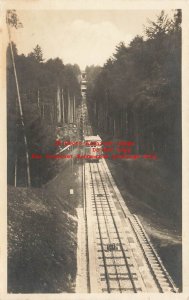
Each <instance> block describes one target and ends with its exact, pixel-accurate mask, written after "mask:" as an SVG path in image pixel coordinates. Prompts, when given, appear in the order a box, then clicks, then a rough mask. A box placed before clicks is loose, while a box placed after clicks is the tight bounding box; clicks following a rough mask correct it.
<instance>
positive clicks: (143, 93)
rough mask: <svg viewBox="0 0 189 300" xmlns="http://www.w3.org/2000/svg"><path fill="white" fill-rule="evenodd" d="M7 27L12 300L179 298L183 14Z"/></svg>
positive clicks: (160, 11) (156, 11) (37, 20)
mask: <svg viewBox="0 0 189 300" xmlns="http://www.w3.org/2000/svg"><path fill="white" fill-rule="evenodd" d="M5 19H6V20H5V23H6V27H5V31H6V35H7V41H6V45H5V46H6V49H5V51H6V64H5V65H6V104H5V105H6V148H7V150H6V151H7V154H6V165H7V175H3V176H6V182H7V184H6V188H7V205H6V207H7V262H6V266H7V295H9V294H31V295H33V294H54V295H55V294H62V295H66V294H75V295H76V296H77V294H88V295H89V294H95V293H98V294H99V295H100V294H103V295H104V296H107V295H106V294H112V293H113V294H120V293H126V294H136V293H137V294H138V293H139V294H141V296H142V295H143V294H144V293H148V294H149V295H150V294H151V293H155V294H156V295H157V294H162V293H163V294H164V293H165V294H166V293H169V297H171V294H175V293H178V294H181V293H182V292H183V243H182V236H183V232H182V231H183V230H182V228H183V217H182V206H183V201H182V174H183V173H182V172H183V170H182V150H183V148H182V142H183V141H182V122H183V120H182V108H183V103H182V67H183V65H182V50H183V49H182V38H183V32H182V30H183V9H182V7H179V6H178V7H175V6H173V7H172V8H171V7H170V8H169V7H164V6H163V4H162V7H161V6H159V7H158V8H150V9H149V8H146V9H145V8H142V7H141V6H140V7H137V6H135V8H134V9H130V8H127V9H108V7H107V8H104V9H98V7H97V8H96V9H89V8H87V7H83V6H82V7H80V8H77V9H64V7H61V9H55V8H53V9H46V8H45V6H44V7H43V8H41V7H40V9H36V7H35V9H32V8H31V7H29V9H26V8H24V9H23V8H22V7H19V5H17V6H15V7H13V6H12V7H8V8H7V9H6V11H5ZM97 296H98V295H97ZM114 296H115V297H116V296H117V295H114ZM2 299H3V298H2ZM18 299H19V298H18ZM24 299H25V298H24ZM28 299H30V298H28ZM60 299H64V298H60ZM112 299H113V298H112ZM169 299H171V298H169Z"/></svg>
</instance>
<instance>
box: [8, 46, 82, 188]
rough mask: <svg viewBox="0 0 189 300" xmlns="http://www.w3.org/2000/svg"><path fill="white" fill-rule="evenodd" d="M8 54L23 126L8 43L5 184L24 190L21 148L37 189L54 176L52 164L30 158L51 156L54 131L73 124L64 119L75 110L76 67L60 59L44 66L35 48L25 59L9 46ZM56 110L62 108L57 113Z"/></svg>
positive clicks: (44, 160) (24, 177)
mask: <svg viewBox="0 0 189 300" xmlns="http://www.w3.org/2000/svg"><path fill="white" fill-rule="evenodd" d="M12 50H13V53H14V60H15V65H16V73H17V80H18V83H19V92H20V99H21V105H22V111H23V119H24V126H23V123H22V116H21V114H20V107H19V102H18V95H17V89H16V81H15V74H14V70H13V63H12V57H11V49H10V44H9V46H8V49H7V129H8V130H7V132H8V136H7V152H8V153H7V155H8V158H7V161H8V183H9V184H11V185H16V186H27V184H28V183H27V176H26V145H25V143H24V137H27V148H28V149H27V151H28V153H29V166H30V175H31V185H33V186H41V184H43V183H45V182H46V181H47V180H49V179H50V178H52V177H53V176H54V172H56V171H55V165H56V161H52V160H47V159H45V158H44V159H41V160H35V159H31V154H39V153H40V154H42V155H43V154H46V153H49V154H51V153H54V152H55V151H56V150H57V149H56V148H55V140H56V127H57V126H60V127H61V126H62V125H63V124H64V123H69V122H73V121H74V120H73V117H72V118H71V114H69V111H70V107H71V104H72V106H73V102H74V103H75V106H76V107H77V105H78V103H79V102H80V98H81V95H80V85H79V80H78V75H79V74H80V69H79V66H78V65H71V64H66V65H64V63H63V62H62V60H61V59H59V58H55V59H48V60H46V61H44V58H43V52H42V49H41V47H40V46H39V45H36V47H35V48H34V49H33V51H32V52H31V53H29V54H28V55H24V54H18V52H17V48H16V45H15V44H14V43H13V42H12ZM59 106H61V107H62V109H59Z"/></svg>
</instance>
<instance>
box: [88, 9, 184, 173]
mask: <svg viewBox="0 0 189 300" xmlns="http://www.w3.org/2000/svg"><path fill="white" fill-rule="evenodd" d="M86 73H87V80H88V87H87V99H88V109H89V113H90V119H91V121H92V124H93V128H95V130H96V132H99V133H100V134H101V135H102V136H103V138H104V139H112V138H114V139H124V140H132V141H134V142H135V152H136V153H139V154H149V153H150V154H151V153H156V154H157V156H158V158H161V159H163V160H164V161H165V163H166V164H167V165H169V166H170V167H173V168H174V170H177V171H178V170H179V168H180V164H181V11H180V10H176V11H175V13H174V17H173V19H170V18H169V17H168V16H167V15H166V13H165V12H164V11H162V12H161V13H160V14H159V16H157V20H156V21H154V22H153V21H150V20H148V24H147V25H146V26H145V38H144V37H142V36H136V37H135V38H134V39H133V40H132V41H131V42H130V44H129V45H128V46H125V44H124V43H123V42H120V44H119V45H117V47H116V51H115V53H114V54H113V55H112V57H110V58H109V59H108V60H107V62H106V63H105V64H104V66H103V67H100V66H87V67H86Z"/></svg>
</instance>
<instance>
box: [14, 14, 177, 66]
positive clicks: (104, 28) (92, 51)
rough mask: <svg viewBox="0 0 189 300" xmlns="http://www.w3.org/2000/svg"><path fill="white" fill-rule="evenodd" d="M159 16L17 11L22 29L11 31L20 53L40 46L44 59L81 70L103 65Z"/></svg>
mask: <svg viewBox="0 0 189 300" xmlns="http://www.w3.org/2000/svg"><path fill="white" fill-rule="evenodd" d="M159 13H160V11H157V10H140V11H139V10H121V11H120V10H114V11H103V10H99V11H97V10H96V11H95V10H90V11H84V10H81V11H80V10H75V11H73V10H72V11H63V10H59V11H54V10H51V11H49V10H48V11H47V10H46V11H45V10H43V11H34V10H33V11H17V14H18V16H19V19H20V21H21V22H22V23H23V26H24V28H21V29H18V30H14V29H13V31H14V32H13V35H14V37H13V40H14V41H15V42H16V45H17V48H18V52H19V54H20V53H24V54H28V53H29V52H31V51H32V50H33V48H34V47H35V46H36V45H37V44H39V45H40V46H41V48H42V50H43V54H44V58H45V59H49V58H55V57H60V58H61V59H62V60H63V62H64V63H65V64H66V63H71V64H74V63H77V64H78V65H79V66H80V68H81V69H82V70H83V69H85V66H86V65H92V64H94V65H103V64H104V63H105V62H106V60H107V59H108V58H109V57H110V56H111V55H112V53H113V52H115V46H116V45H117V44H118V43H119V42H120V41H124V42H125V44H126V45H127V44H128V43H129V42H130V41H131V40H132V39H133V38H134V37H135V36H136V35H137V34H138V35H144V26H143V25H145V24H147V18H149V19H151V20H155V19H156V16H157V15H158V14H159ZM170 13H171V12H170ZM171 14H172V13H171Z"/></svg>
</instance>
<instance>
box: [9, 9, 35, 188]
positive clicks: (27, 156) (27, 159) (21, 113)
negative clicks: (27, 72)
mask: <svg viewBox="0 0 189 300" xmlns="http://www.w3.org/2000/svg"><path fill="white" fill-rule="evenodd" d="M9 13H10V12H7V15H6V21H7V28H8V36H9V43H10V49H11V57H12V64H13V70H14V77H15V82H16V91H17V97H18V107H19V113H20V120H21V125H22V127H23V129H24V130H23V135H24V145H25V154H26V171H27V184H28V186H29V187H30V186H31V177H30V163H29V152H28V142H27V137H26V133H25V124H24V115H23V109H22V102H21V97H20V89H19V84H18V77H17V71H16V65H15V59H14V52H13V47H12V40H11V31H10V26H9V19H8V14H9Z"/></svg>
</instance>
